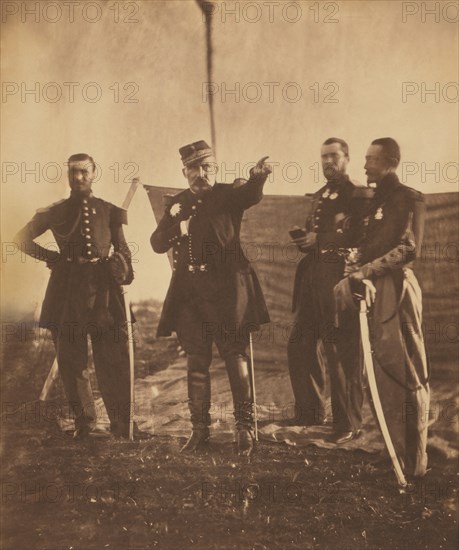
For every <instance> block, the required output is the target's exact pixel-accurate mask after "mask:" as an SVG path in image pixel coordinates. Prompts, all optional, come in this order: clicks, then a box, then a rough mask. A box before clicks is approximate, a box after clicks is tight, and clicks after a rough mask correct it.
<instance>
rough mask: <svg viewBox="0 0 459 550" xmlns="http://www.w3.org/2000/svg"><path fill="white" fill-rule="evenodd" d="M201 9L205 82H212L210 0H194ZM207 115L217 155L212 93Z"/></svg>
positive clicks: (213, 146) (211, 19) (211, 7)
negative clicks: (205, 61) (203, 27)
mask: <svg viewBox="0 0 459 550" xmlns="http://www.w3.org/2000/svg"><path fill="white" fill-rule="evenodd" d="M196 2H197V3H198V5H199V7H200V8H201V10H202V16H203V19H204V22H205V24H206V54H207V82H208V83H209V84H210V83H212V82H213V43H212V21H213V14H214V6H213V5H212V3H211V2H208V1H207V2H205V1H204V0H196ZM208 101H209V115H210V137H211V141H212V149H213V150H214V153H215V156H217V132H216V129H215V110H214V94H209V97H208Z"/></svg>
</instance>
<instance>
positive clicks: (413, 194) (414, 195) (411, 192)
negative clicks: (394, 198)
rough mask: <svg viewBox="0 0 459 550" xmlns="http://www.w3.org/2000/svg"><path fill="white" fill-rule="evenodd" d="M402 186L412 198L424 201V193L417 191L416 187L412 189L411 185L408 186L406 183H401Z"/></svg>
mask: <svg viewBox="0 0 459 550" xmlns="http://www.w3.org/2000/svg"><path fill="white" fill-rule="evenodd" d="M403 187H404V189H405V190H406V191H407V194H408V195H409V196H410V198H411V199H412V200H414V201H424V194H423V193H422V192H421V191H418V190H417V189H413V187H408V186H407V185H403Z"/></svg>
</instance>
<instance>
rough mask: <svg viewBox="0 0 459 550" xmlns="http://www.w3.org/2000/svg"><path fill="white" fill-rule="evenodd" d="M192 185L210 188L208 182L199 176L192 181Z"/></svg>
mask: <svg viewBox="0 0 459 550" xmlns="http://www.w3.org/2000/svg"><path fill="white" fill-rule="evenodd" d="M193 185H196V186H197V187H201V188H205V187H211V185H210V183H209V180H208V179H207V178H203V177H201V176H198V177H197V178H195V179H194V180H193Z"/></svg>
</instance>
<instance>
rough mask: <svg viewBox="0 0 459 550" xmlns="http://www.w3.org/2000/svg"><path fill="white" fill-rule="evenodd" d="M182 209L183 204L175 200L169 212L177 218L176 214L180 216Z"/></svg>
mask: <svg viewBox="0 0 459 550" xmlns="http://www.w3.org/2000/svg"><path fill="white" fill-rule="evenodd" d="M181 210H182V205H181V204H180V203H179V202H174V204H173V205H172V206H171V207H170V209H169V214H170V215H171V216H172V217H173V218H175V216H178V214H180V212H181Z"/></svg>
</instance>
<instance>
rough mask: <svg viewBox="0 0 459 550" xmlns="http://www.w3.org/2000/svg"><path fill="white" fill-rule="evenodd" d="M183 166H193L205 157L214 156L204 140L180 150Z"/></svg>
mask: <svg viewBox="0 0 459 550" xmlns="http://www.w3.org/2000/svg"><path fill="white" fill-rule="evenodd" d="M179 153H180V156H181V158H182V162H183V166H191V165H192V164H195V163H196V162H198V161H200V160H201V159H203V158H205V157H210V156H213V154H214V152H213V151H212V149H211V147H209V145H207V143H206V142H205V141H203V140H200V141H195V142H194V143H191V144H190V145H185V146H184V147H181V148H180V149H179Z"/></svg>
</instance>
